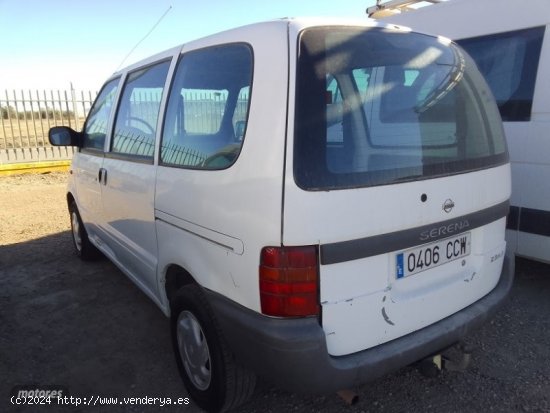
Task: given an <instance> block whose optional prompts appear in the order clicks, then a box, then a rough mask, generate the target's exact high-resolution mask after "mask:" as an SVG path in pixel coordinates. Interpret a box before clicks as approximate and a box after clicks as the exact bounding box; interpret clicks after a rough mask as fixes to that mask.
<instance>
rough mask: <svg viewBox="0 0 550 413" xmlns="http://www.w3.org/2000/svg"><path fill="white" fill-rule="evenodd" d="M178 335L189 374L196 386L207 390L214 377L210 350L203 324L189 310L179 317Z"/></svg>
mask: <svg viewBox="0 0 550 413" xmlns="http://www.w3.org/2000/svg"><path fill="white" fill-rule="evenodd" d="M177 337H178V348H179V351H180V357H181V361H182V362H183V367H184V368H185V371H186V372H187V376H188V377H189V379H190V380H191V382H192V383H193V385H194V386H195V387H196V388H198V389H199V390H206V389H207V388H208V386H209V385H210V380H211V378H212V369H211V364H210V351H209V349H208V343H207V342H206V337H205V336H204V333H203V331H202V328H201V325H200V324H199V322H198V321H197V319H196V318H195V316H194V315H193V314H191V313H190V312H189V311H183V312H182V313H181V314H180V315H179V317H178V323H177Z"/></svg>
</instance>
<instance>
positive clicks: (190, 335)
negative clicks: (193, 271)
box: [171, 285, 256, 412]
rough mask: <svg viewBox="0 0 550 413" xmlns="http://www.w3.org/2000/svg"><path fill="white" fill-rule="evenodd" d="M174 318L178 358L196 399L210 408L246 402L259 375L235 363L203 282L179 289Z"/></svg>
mask: <svg viewBox="0 0 550 413" xmlns="http://www.w3.org/2000/svg"><path fill="white" fill-rule="evenodd" d="M171 322H172V342H173V346H174V352H175V354H176V362H177V364H178V368H179V371H180V375H181V377H182V379H183V382H184V384H185V387H186V388H187V391H188V392H189V395H190V396H191V398H192V399H193V401H194V402H195V403H197V405H198V406H199V407H201V408H202V409H204V410H207V411H209V412H223V411H227V410H230V409H233V408H235V407H237V406H239V405H241V404H243V403H245V402H246V401H247V400H248V399H249V398H250V396H252V394H253V392H254V386H255V384H256V377H255V375H254V374H253V373H252V372H250V371H249V370H246V369H244V368H243V367H241V366H239V365H237V364H236V363H235V360H234V358H233V355H232V354H231V352H230V350H229V348H228V346H227V344H226V342H225V340H224V338H223V335H222V333H221V330H220V329H219V326H218V324H217V321H216V319H215V316H214V314H213V312H212V309H211V307H210V305H209V303H208V301H207V299H206V297H205V295H204V293H203V292H202V290H201V289H200V287H199V286H197V285H188V286H185V287H183V288H181V289H180V290H179V291H178V292H177V294H176V297H175V298H174V299H173V301H172V320H171Z"/></svg>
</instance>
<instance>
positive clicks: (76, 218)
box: [69, 201, 101, 261]
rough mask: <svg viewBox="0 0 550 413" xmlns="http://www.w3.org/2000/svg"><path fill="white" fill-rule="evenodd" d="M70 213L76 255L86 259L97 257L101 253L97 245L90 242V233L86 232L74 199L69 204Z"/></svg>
mask: <svg viewBox="0 0 550 413" xmlns="http://www.w3.org/2000/svg"><path fill="white" fill-rule="evenodd" d="M69 214H70V217H71V233H72V236H73V245H74V249H75V252H76V255H77V256H78V257H79V258H80V259H82V260H84V261H91V260H95V259H97V258H98V257H99V256H100V255H101V254H100V252H99V250H98V249H97V248H96V247H95V245H93V244H92V243H91V242H90V239H89V238H88V233H87V232H86V228H84V224H83V223H82V219H81V218H80V214H79V213H78V208H77V206H76V203H75V202H74V201H72V202H71V203H70V204H69Z"/></svg>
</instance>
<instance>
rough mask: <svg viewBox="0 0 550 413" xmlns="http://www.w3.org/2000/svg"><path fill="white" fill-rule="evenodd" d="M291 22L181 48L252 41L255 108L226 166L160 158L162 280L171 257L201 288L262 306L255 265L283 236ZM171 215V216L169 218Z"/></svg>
mask: <svg viewBox="0 0 550 413" xmlns="http://www.w3.org/2000/svg"><path fill="white" fill-rule="evenodd" d="M286 27H287V26H286V25H285V24H280V22H277V23H275V24H267V25H262V27H261V30H259V29H258V28H257V27H254V26H252V27H249V28H245V29H243V30H240V31H238V32H235V34H233V32H231V31H230V32H226V33H224V35H223V36H221V37H220V36H211V37H208V38H206V39H203V40H200V41H198V42H193V43H189V44H187V45H185V47H184V49H183V51H182V53H183V56H184V57H185V53H187V52H190V51H193V50H200V49H203V48H208V47H211V46H214V45H219V44H222V45H223V44H232V43H243V44H248V45H249V46H250V47H251V49H252V53H253V80H252V88H251V90H250V107H249V113H248V123H247V124H246V134H245V136H244V141H243V143H242V149H241V152H240V154H239V155H238V158H237V159H236V161H235V163H234V164H233V165H231V166H230V167H229V168H227V169H221V170H196V169H188V168H187V169H186V168H178V167H172V166H165V165H162V164H161V165H160V166H159V168H158V174H157V183H156V204H155V208H156V211H157V213H156V219H157V233H158V240H159V248H158V250H159V273H160V274H159V282H162V280H163V277H164V275H165V274H164V272H165V271H166V268H167V267H168V266H170V265H172V264H175V265H178V266H180V267H182V268H184V269H185V270H186V271H188V272H189V273H190V274H191V275H192V276H193V277H194V279H195V280H196V281H197V282H198V283H199V284H200V285H202V286H203V287H204V288H206V289H209V290H212V291H217V292H219V293H222V294H224V295H225V296H227V297H228V298H229V299H231V300H234V301H236V302H237V303H239V304H241V305H244V306H246V307H248V308H251V309H253V310H255V311H259V310H260V302H259V294H258V265H259V256H260V251H261V248H262V247H263V246H266V245H280V243H281V206H282V198H281V197H282V191H283V189H282V178H283V177H282V171H283V164H284V138H285V127H286V102H287V87H286V85H287V80H288V66H287V61H288V59H287V56H288V52H287V31H286ZM171 217H172V218H173V219H171Z"/></svg>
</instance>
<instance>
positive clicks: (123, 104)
mask: <svg viewBox="0 0 550 413" xmlns="http://www.w3.org/2000/svg"><path fill="white" fill-rule="evenodd" d="M169 66H170V62H169V61H166V62H162V63H158V64H155V65H153V66H149V67H146V68H144V69H140V70H137V71H135V72H132V73H130V74H129V75H128V78H127V80H126V83H125V85H124V90H123V93H122V97H121V99H120V103H119V106H118V111H117V115H116V121H115V130H114V135H113V142H112V147H111V152H112V153H117V154H122V155H134V156H138V157H144V158H145V159H150V160H152V159H153V154H154V152H155V135H156V132H157V120H158V116H159V108H160V102H161V99H162V92H163V90H164V83H165V82H166V76H167V74H168V68H169Z"/></svg>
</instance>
